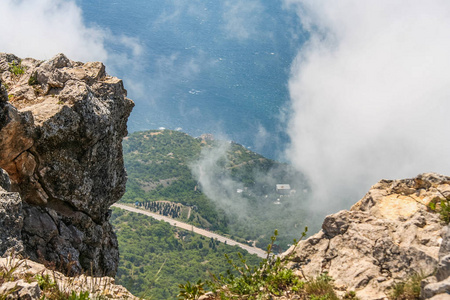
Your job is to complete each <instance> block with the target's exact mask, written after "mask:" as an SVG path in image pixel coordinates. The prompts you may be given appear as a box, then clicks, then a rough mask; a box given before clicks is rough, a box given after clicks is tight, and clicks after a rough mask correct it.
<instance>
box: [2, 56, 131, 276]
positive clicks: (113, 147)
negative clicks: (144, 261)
mask: <svg viewBox="0 0 450 300" xmlns="http://www.w3.org/2000/svg"><path fill="white" fill-rule="evenodd" d="M0 79H1V84H0V168H1V169H3V170H5V171H6V172H3V171H2V173H1V174H0V175H1V176H0V186H1V188H0V216H1V218H0V255H6V254H8V253H11V252H12V251H15V252H16V253H17V252H19V253H21V254H22V255H23V256H25V257H28V258H30V259H31V260H34V261H37V262H42V263H44V264H46V265H49V264H52V265H53V266H54V267H55V268H56V269H58V270H60V271H62V272H64V273H66V274H72V275H75V274H79V273H82V272H84V273H89V274H90V273H91V272H92V275H96V276H100V275H107V276H114V275H115V273H116V270H117V265H118V259H119V252H118V244H117V239H116V236H115V234H114V232H113V230H112V227H111V225H110V223H109V221H108V219H109V217H110V211H109V207H110V206H111V205H112V204H113V203H115V202H117V201H118V200H119V199H120V198H121V196H122V195H123V193H124V192H125V183H126V173H125V170H124V166H123V158H122V139H123V137H124V136H126V134H127V126H126V123H127V119H128V116H129V114H130V112H131V110H132V108H133V106H134V104H133V102H132V101H131V100H130V99H128V98H127V97H126V95H127V93H126V90H125V89H124V87H123V83H122V81H121V80H120V79H118V78H115V77H112V76H109V75H108V74H106V72H105V66H104V65H103V64H102V63H100V62H88V63H81V62H75V61H72V60H70V59H68V58H67V57H65V56H64V55H63V54H58V55H56V56H55V57H53V58H52V59H50V60H48V61H39V60H35V59H31V58H26V59H20V58H18V57H16V56H14V55H12V54H5V53H0Z"/></svg>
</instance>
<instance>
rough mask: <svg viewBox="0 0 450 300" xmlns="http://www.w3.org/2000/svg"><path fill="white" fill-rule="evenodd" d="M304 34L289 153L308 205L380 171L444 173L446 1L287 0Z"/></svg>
mask: <svg viewBox="0 0 450 300" xmlns="http://www.w3.org/2000/svg"><path fill="white" fill-rule="evenodd" d="M285 4H286V7H287V8H289V9H295V10H296V11H297V13H298V16H299V18H300V19H301V21H302V24H303V27H304V29H305V30H307V31H308V32H309V34H310V38H309V40H308V41H307V42H306V43H305V45H304V46H303V47H302V49H300V51H299V53H298V56H297V58H296V60H295V62H294V63H293V65H292V70H291V72H292V73H291V78H290V81H289V89H290V95H291V109H292V112H293V113H292V117H291V119H290V123H289V129H288V131H289V135H290V138H291V140H292V144H291V146H290V149H289V150H288V157H289V159H290V160H291V161H292V163H293V164H294V166H295V167H296V168H298V169H299V170H301V171H302V172H304V173H305V175H306V176H307V177H308V178H309V180H310V184H311V185H312V189H313V191H314V197H313V198H312V200H311V201H313V203H314V204H313V205H312V207H313V208H317V209H319V210H326V212H327V213H328V212H332V211H336V210H338V209H343V208H348V207H349V206H350V205H351V204H353V203H354V202H356V201H357V200H358V199H359V198H360V197H362V196H363V194H364V193H365V192H366V191H367V190H368V189H369V188H370V186H371V185H373V184H375V183H376V182H377V181H378V180H380V179H382V178H386V179H396V178H405V177H413V176H416V175H417V174H419V173H424V172H439V173H444V174H447V175H448V174H450V139H449V136H450V132H449V129H450V118H449V113H450V56H449V55H448V53H450V3H449V2H447V1H426V2H423V1H325V0H322V1H317V0H314V1H297V0H286V1H285Z"/></svg>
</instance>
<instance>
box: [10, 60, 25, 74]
mask: <svg viewBox="0 0 450 300" xmlns="http://www.w3.org/2000/svg"><path fill="white" fill-rule="evenodd" d="M9 71H10V72H11V73H13V74H14V75H15V76H20V75H23V74H24V73H25V68H24V67H22V63H20V62H19V63H18V64H17V63H16V62H15V61H14V62H12V63H10V64H9Z"/></svg>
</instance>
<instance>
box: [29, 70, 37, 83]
mask: <svg viewBox="0 0 450 300" xmlns="http://www.w3.org/2000/svg"><path fill="white" fill-rule="evenodd" d="M36 84H38V81H37V74H36V73H33V74H32V75H31V76H30V78H29V79H28V85H36Z"/></svg>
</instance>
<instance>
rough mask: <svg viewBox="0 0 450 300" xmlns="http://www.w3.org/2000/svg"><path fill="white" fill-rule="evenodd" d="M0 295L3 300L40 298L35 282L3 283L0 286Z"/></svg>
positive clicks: (33, 299) (34, 299) (32, 299)
mask: <svg viewBox="0 0 450 300" xmlns="http://www.w3.org/2000/svg"><path fill="white" fill-rule="evenodd" d="M0 295H2V296H4V297H5V299H20V300H37V299H40V297H41V290H40V288H39V285H38V283H37V282H31V283H27V282H25V281H23V280H18V281H12V282H5V283H3V284H2V285H1V286H0Z"/></svg>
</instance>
